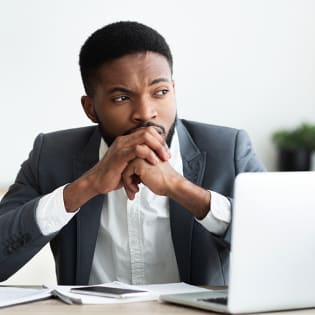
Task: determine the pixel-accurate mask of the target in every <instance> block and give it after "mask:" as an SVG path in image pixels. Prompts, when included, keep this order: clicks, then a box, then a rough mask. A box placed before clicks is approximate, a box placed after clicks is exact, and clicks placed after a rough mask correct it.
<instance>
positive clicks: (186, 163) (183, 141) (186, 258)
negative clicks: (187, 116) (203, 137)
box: [170, 120, 206, 283]
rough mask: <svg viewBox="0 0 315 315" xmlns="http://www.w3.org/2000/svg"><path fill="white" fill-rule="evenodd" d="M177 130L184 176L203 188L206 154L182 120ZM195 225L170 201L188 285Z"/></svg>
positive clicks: (179, 259) (178, 252) (175, 238)
mask: <svg viewBox="0 0 315 315" xmlns="http://www.w3.org/2000/svg"><path fill="white" fill-rule="evenodd" d="M176 130H177V134H178V139H179V144H180V151H181V156H182V160H183V173H184V176H185V177H186V178H187V179H188V180H189V181H191V182H193V183H195V184H196V185H199V186H201V183H202V179H203V175H204V170H205V161H206V159H205V157H206V153H204V152H200V150H199V148H198V147H197V146H196V144H195V143H194V141H193V139H192V138H191V136H190V134H189V133H188V130H187V129H186V127H185V126H184V125H183V123H182V122H181V121H180V120H178V121H177V125H176ZM193 223H194V217H193V215H192V214H191V213H190V212H189V211H188V210H187V209H185V208H183V207H182V206H181V205H179V204H178V203H176V202H175V201H174V200H170V224H171V231H172V238H173V244H174V250H175V255H176V259H177V265H178V269H179V274H180V278H181V281H185V282H188V283H189V282H190V270H191V268H190V262H191V241H192V232H193Z"/></svg>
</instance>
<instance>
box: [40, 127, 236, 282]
mask: <svg viewBox="0 0 315 315" xmlns="http://www.w3.org/2000/svg"><path fill="white" fill-rule="evenodd" d="M107 149H108V147H107V145H106V143H105V142H104V141H103V140H101V143H100V149H99V158H100V159H101V158H102V157H103V155H104V154H105V153H106V151H107ZM170 151H171V159H170V160H169V163H170V164H171V166H172V167H173V168H174V169H175V170H176V171H177V172H178V173H180V174H183V166H182V159H181V155H180V148H179V141H178V136H177V132H176V131H175V133H174V137H173V140H172V145H171V148H170ZM63 188H64V186H62V187H59V188H57V189H56V190H55V191H53V192H52V193H50V194H48V195H45V196H44V197H42V198H41V199H40V201H39V204H38V207H37V211H36V217H37V222H38V225H39V228H40V230H41V232H42V233H43V234H44V235H48V234H50V233H54V232H56V231H58V230H60V229H61V228H62V227H63V226H64V225H66V224H67V223H68V222H69V220H70V219H71V218H72V217H73V216H74V215H75V214H76V213H77V212H78V211H79V210H78V211H77V212H75V213H68V212H66V210H65V207H64V202H63ZM139 188H140V190H139V192H138V193H137V194H136V196H135V199H134V200H128V198H127V195H126V193H125V191H124V189H123V188H122V189H119V190H115V191H112V192H110V193H108V194H106V195H105V196H104V203H103V209H102V214H101V219H100V227H99V231H98V237H97V242H96V247H95V252H94V257H93V262H92V268H91V274H90V279H89V283H90V284H96V283H105V282H111V281H115V280H117V281H121V282H125V283H132V284H147V283H163V282H178V281H179V280H180V279H179V272H178V267H177V263H176V258H175V252H174V248H173V243H172V236H171V229H170V220H169V203H168V198H167V197H164V196H158V195H155V194H154V193H152V192H151V191H150V190H149V189H148V188H147V187H146V186H144V185H142V184H140V185H139ZM210 193H211V211H209V213H208V214H207V216H206V217H205V218H204V219H202V220H197V219H196V220H197V221H198V222H199V223H200V224H202V225H203V226H204V227H205V228H206V229H207V230H209V231H210V232H212V233H215V234H219V235H220V234H223V233H224V232H225V231H226V229H227V227H228V224H229V222H230V220H231V218H230V217H231V209H230V207H231V206H230V202H229V201H228V199H227V198H225V197H224V196H222V195H220V194H218V193H215V192H212V191H211V192H210Z"/></svg>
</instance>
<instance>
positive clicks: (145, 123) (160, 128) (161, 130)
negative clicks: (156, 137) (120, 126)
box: [124, 121, 166, 136]
mask: <svg viewBox="0 0 315 315" xmlns="http://www.w3.org/2000/svg"><path fill="white" fill-rule="evenodd" d="M146 127H154V128H155V130H156V131H157V132H158V133H159V134H160V135H161V136H163V135H165V134H166V131H165V128H164V127H163V126H162V125H159V124H156V123H154V122H152V121H143V122H140V123H139V125H138V126H136V127H133V128H130V129H128V130H127V131H126V132H125V133H124V136H126V135H130V134H131V133H133V132H135V131H136V130H138V129H141V128H146Z"/></svg>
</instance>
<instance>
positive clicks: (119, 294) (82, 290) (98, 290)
mask: <svg viewBox="0 0 315 315" xmlns="http://www.w3.org/2000/svg"><path fill="white" fill-rule="evenodd" d="M70 291H71V292H72V293H79V294H88V295H96V296H103V297H111V298H119V299H121V298H128V297H137V296H143V295H147V294H148V293H149V292H148V291H143V290H134V289H125V288H113V287H103V286H88V287H78V288H71V289H70Z"/></svg>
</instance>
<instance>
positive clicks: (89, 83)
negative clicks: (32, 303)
mask: <svg viewBox="0 0 315 315" xmlns="http://www.w3.org/2000/svg"><path fill="white" fill-rule="evenodd" d="M172 66H173V61H172V55H171V52H170V49H169V47H168V45H167V43H166V42H165V40H164V38H163V37H162V36H161V35H160V34H158V33H157V32H156V31H155V30H153V29H151V28H149V27H147V26H145V25H142V24H139V23H136V22H118V23H113V24H110V25H107V26H105V27H104V28H102V29H99V30H97V31H96V32H95V33H94V34H92V35H91V36H90V37H89V38H88V39H87V41H86V42H85V43H84V45H83V47H82V49H81V52H80V70H81V75H82V80H83V84H84V88H85V91H86V95H85V96H83V97H82V98H81V103H82V106H83V108H84V111H85V113H86V115H87V116H88V117H89V119H90V120H91V121H92V122H94V123H96V124H97V125H96V126H91V127H85V128H78V129H71V130H64V131H59V132H55V133H50V134H41V135H39V136H38V137H37V139H36V140H35V143H34V147H33V150H32V152H31V154H30V156H29V158H28V160H26V161H25V162H24V163H23V165H22V166H21V170H20V172H19V174H18V175H17V178H16V181H15V183H14V184H13V185H12V186H11V187H10V189H9V191H8V193H7V194H6V196H5V197H4V198H3V200H2V202H1V205H0V235H1V238H0V240H1V245H0V246H1V247H0V250H1V256H0V264H1V270H0V280H5V279H6V278H8V277H10V276H11V275H12V274H13V273H14V272H16V271H17V270H18V269H19V268H20V267H21V266H23V265H24V264H25V263H26V262H27V261H28V260H29V259H30V258H32V257H33V256H34V255H35V254H36V253H37V252H38V251H39V250H40V249H41V248H42V247H43V246H44V245H45V244H46V243H48V242H50V243H51V248H52V251H53V254H54V258H55V262H56V273H57V279H58V283H59V284H87V283H90V284H95V283H103V282H108V281H113V280H119V281H123V282H127V283H134V284H141V283H161V282H176V281H185V282H188V283H192V284H213V285H223V284H226V283H227V266H228V256H229V243H228V242H229V235H230V233H229V232H230V229H229V225H230V221H231V196H232V188H233V182H234V178H235V176H236V175H237V174H238V173H240V172H246V171H261V170H263V166H262V165H261V164H260V162H259V161H258V160H257V159H256V156H255V154H254V152H253V149H252V147H251V144H250V141H249V139H248V137H247V135H246V133H245V132H244V131H240V130H236V129H231V128H224V127H218V126H212V125H206V124H200V123H196V122H190V121H184V120H179V119H177V116H176V102H175V90H174V81H173V80H172Z"/></svg>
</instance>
